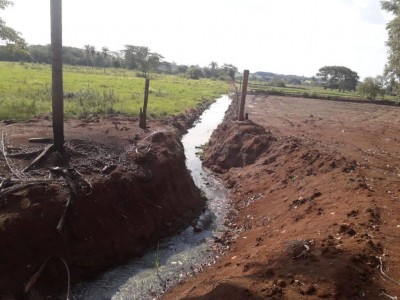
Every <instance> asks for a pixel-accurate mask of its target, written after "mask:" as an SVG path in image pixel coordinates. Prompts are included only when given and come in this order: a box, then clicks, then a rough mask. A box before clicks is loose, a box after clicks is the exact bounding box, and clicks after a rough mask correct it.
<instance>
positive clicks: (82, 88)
mask: <svg viewBox="0 0 400 300" xmlns="http://www.w3.org/2000/svg"><path fill="white" fill-rule="evenodd" d="M0 78H1V80H0V120H3V119H18V120H23V119H28V118H30V117H33V116H35V115H39V114H47V113H50V112H51V66H49V65H39V64H29V63H9V62H0ZM144 82H145V80H144V79H143V78H138V77H136V74H135V73H134V72H133V71H128V70H124V69H106V72H105V73H104V72H103V69H95V68H90V67H75V66H64V95H65V99H64V110H65V114H66V115H67V116H79V115H81V114H83V113H108V112H111V111H117V112H122V113H126V114H128V115H131V116H137V115H138V114H139V108H140V107H142V105H143V93H144ZM227 92H228V84H227V83H226V82H223V81H213V80H205V79H202V80H189V79H186V78H183V77H179V76H173V75H159V74H152V75H151V81H150V93H149V104H148V110H147V111H148V114H149V116H150V117H158V116H166V115H175V114H178V113H181V112H184V111H185V110H187V109H189V108H194V107H196V106H198V105H199V104H200V103H203V102H207V101H211V100H213V99H215V98H217V97H219V96H220V95H222V94H226V93H227Z"/></svg>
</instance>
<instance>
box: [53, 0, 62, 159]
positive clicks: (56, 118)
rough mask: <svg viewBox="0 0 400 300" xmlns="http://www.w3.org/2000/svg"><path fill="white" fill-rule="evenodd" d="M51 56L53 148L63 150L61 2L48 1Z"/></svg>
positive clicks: (56, 0) (57, 0)
mask: <svg viewBox="0 0 400 300" xmlns="http://www.w3.org/2000/svg"><path fill="white" fill-rule="evenodd" d="M50 15H51V54H52V110H53V134H54V148H55V150H56V151H62V150H63V149H64V90H63V70H62V0H51V1H50Z"/></svg>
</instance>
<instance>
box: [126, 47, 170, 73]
mask: <svg viewBox="0 0 400 300" xmlns="http://www.w3.org/2000/svg"><path fill="white" fill-rule="evenodd" d="M123 51H124V54H125V62H126V65H127V67H128V69H139V70H140V71H141V72H142V73H143V76H144V77H147V73H148V72H149V71H153V70H156V69H157V68H158V67H159V65H160V64H161V62H162V59H163V58H164V57H163V56H162V55H160V54H158V53H155V52H150V49H149V48H148V47H144V46H132V45H125V50H123Z"/></svg>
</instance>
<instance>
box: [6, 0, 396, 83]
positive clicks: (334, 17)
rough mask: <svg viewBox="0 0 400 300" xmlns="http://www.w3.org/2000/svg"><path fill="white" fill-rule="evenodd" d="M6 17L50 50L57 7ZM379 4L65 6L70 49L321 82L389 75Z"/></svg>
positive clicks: (26, 7)
mask: <svg viewBox="0 0 400 300" xmlns="http://www.w3.org/2000/svg"><path fill="white" fill-rule="evenodd" d="M13 2H14V6H12V7H8V8H6V9H5V10H4V11H0V16H1V17H2V18H3V19H4V20H5V21H6V23H7V25H8V26H11V27H13V28H14V29H16V30H17V31H19V32H21V33H22V36H23V37H24V38H25V40H26V41H27V42H28V43H29V44H49V43H50V1H49V0H36V1H33V0H13ZM390 17H391V16H390V15H388V14H387V13H385V12H383V11H382V10H381V8H380V1H379V0H301V1H299V0H240V1H239V0H201V1H198V0H144V1H132V0H113V1H105V0H64V1H63V44H64V45H65V46H73V47H79V48H83V46H84V45H86V44H90V45H94V46H95V47H96V48H97V49H98V50H100V49H101V48H102V47H103V46H106V47H108V48H109V49H110V50H114V51H119V50H122V49H123V48H124V45H135V46H147V47H149V48H150V50H151V51H153V52H157V53H159V54H161V55H163V56H164V58H165V60H166V61H169V62H176V63H178V64H187V65H200V66H207V65H209V64H210V62H211V61H216V62H217V63H218V64H219V65H222V64H224V63H227V64H233V65H235V66H236V67H238V69H239V71H242V70H243V69H249V70H250V72H251V73H253V72H257V71H267V72H274V73H279V74H294V75H303V76H314V75H315V74H316V73H317V72H318V70H319V69H320V68H321V67H323V66H326V65H342V66H346V67H348V68H350V69H352V70H353V71H356V72H357V73H358V74H359V75H360V77H361V78H365V77H367V76H377V75H380V74H382V72H383V69H384V65H385V63H386V61H387V47H386V45H385V42H386V40H387V32H386V23H387V22H388V21H389V20H390Z"/></svg>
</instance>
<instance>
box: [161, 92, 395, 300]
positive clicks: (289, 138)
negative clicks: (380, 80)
mask: <svg viewBox="0 0 400 300" xmlns="http://www.w3.org/2000/svg"><path fill="white" fill-rule="evenodd" d="M246 111H247V112H249V115H250V119H251V120H253V121H254V122H255V123H258V124H260V125H261V126H262V127H264V128H265V131H266V132H268V131H271V132H272V135H273V136H274V137H276V140H275V141H272V142H271V143H270V144H269V145H268V147H266V149H265V151H264V152H262V153H260V154H258V155H257V156H256V157H255V161H254V163H252V164H249V165H244V166H243V167H242V166H241V165H240V164H239V166H238V164H237V163H236V161H235V160H234V159H232V160H230V162H231V164H228V162H229V161H227V160H224V162H225V163H226V164H225V165H224V169H223V171H224V173H222V174H220V175H219V176H220V178H221V179H222V180H223V182H224V183H225V184H226V186H228V187H229V188H231V197H232V204H233V206H234V207H235V208H236V209H237V214H236V215H234V216H233V217H232V219H231V220H228V221H227V224H229V225H230V226H231V228H232V231H233V233H235V234H236V235H237V239H236V240H234V241H233V242H231V241H224V240H221V241H220V242H221V243H223V244H226V243H228V245H229V249H230V250H229V252H228V253H227V254H226V255H225V256H224V257H222V258H221V260H220V261H219V262H217V263H216V265H215V266H213V267H211V268H210V269H209V270H208V271H206V272H204V273H201V274H199V275H198V276H196V277H194V278H190V279H188V280H187V281H186V282H185V283H184V284H181V285H179V286H177V287H175V288H173V289H172V290H171V291H169V293H167V295H165V297H164V299H222V298H230V299H371V300H372V299H381V298H382V299H384V298H387V299H388V298H389V297H388V296H392V297H394V296H395V295H397V296H399V295H400V286H399V279H400V269H399V268H398V267H397V266H399V265H400V252H399V249H400V229H399V228H400V218H399V217H398V216H399V215H400V205H399V201H400V189H399V182H400V180H399V177H400V162H399V157H400V139H399V136H398V133H399V132H400V123H399V116H400V109H399V108H396V107H386V106H379V105H370V104H355V103H340V102H333V101H320V100H313V99H298V98H287V97H266V96H250V97H248V101H247V106H246ZM234 115H235V114H234V113H231V114H230V116H234ZM225 122H227V123H226V125H225V126H224V125H222V126H220V128H219V130H223V131H226V132H230V126H231V125H230V124H232V123H230V122H231V121H229V118H228V119H227V120H226V121H225ZM260 132H261V131H260ZM233 134H234V133H233V131H232V132H231V133H229V134H227V133H225V132H219V133H215V136H214V137H217V136H218V137H219V139H217V141H218V143H220V144H224V143H225V144H227V143H226V141H225V138H227V140H229V141H230V140H232V136H233ZM238 140H239V141H240V140H241V138H240V135H239V138H238ZM235 147H236V146H233V147H231V149H236V151H237V153H236V155H238V156H241V157H243V153H240V152H243V151H244V149H242V147H236V148H235ZM208 151H210V153H207V152H208ZM222 151H224V150H223V149H222V148H218V147H217V146H216V145H211V147H210V148H209V149H208V150H206V157H207V158H208V159H210V160H209V161H207V162H206V164H207V165H208V166H211V167H212V166H213V165H214V168H216V170H221V169H222V168H221V166H220V164H219V160H218V158H217V157H218V155H219V153H218V152H222ZM250 153H253V152H252V151H250ZM231 156H232V157H236V156H235V154H231ZM223 157H225V156H223ZM242 161H243V160H242ZM226 170H228V172H226ZM389 278H390V279H389Z"/></svg>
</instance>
